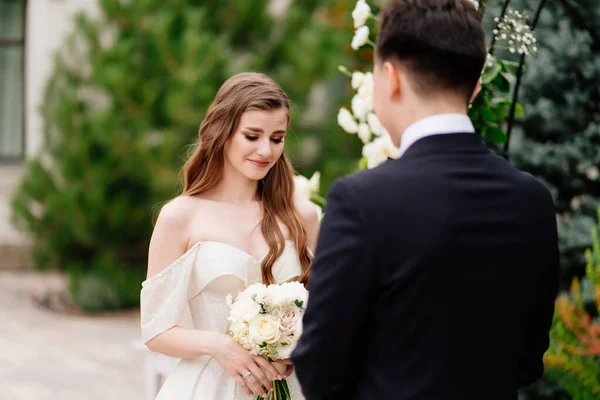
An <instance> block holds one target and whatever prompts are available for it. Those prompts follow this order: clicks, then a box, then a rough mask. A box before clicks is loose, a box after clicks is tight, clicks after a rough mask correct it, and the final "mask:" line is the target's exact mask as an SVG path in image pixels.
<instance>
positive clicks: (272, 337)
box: [248, 315, 281, 344]
mask: <svg viewBox="0 0 600 400" xmlns="http://www.w3.org/2000/svg"><path fill="white" fill-rule="evenodd" d="M248 325H249V332H248V336H249V338H250V340H252V341H253V342H255V343H259V344H260V343H267V344H270V343H275V342H277V341H278V340H279V338H280V337H281V331H280V330H279V321H277V320H276V319H275V318H273V317H271V316H269V315H258V316H257V317H256V318H254V319H253V320H251V321H249V323H248Z"/></svg>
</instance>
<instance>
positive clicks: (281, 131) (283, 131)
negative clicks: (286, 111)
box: [243, 126, 286, 135]
mask: <svg viewBox="0 0 600 400" xmlns="http://www.w3.org/2000/svg"><path fill="white" fill-rule="evenodd" d="M243 129H245V130H248V131H251V132H256V133H265V131H263V130H262V129H261V128H255V127H253V126H245V127H244V128H243ZM285 133H286V132H285V130H282V129H279V130H276V131H275V132H273V133H272V134H271V135H285Z"/></svg>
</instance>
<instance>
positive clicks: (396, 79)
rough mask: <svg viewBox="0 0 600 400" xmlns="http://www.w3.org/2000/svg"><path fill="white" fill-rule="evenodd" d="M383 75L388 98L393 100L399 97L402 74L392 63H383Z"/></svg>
mask: <svg viewBox="0 0 600 400" xmlns="http://www.w3.org/2000/svg"><path fill="white" fill-rule="evenodd" d="M383 74H384V77H385V81H386V83H387V88H388V97H389V99H390V100H393V99H394V98H396V97H397V96H399V95H400V91H401V90H402V89H403V88H402V84H401V82H402V81H403V80H402V79H401V75H402V74H403V72H402V71H401V70H400V69H399V68H398V66H397V65H396V64H394V63H393V62H391V61H385V62H384V63H383Z"/></svg>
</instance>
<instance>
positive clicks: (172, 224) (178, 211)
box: [148, 196, 201, 277]
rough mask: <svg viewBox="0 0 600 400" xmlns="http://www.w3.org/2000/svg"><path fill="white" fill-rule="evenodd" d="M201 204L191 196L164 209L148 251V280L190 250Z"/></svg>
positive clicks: (176, 199) (182, 197) (168, 204)
mask: <svg viewBox="0 0 600 400" xmlns="http://www.w3.org/2000/svg"><path fill="white" fill-rule="evenodd" d="M199 208H201V207H199V203H198V201H197V199H196V198H194V197H191V196H179V197H176V198H174V199H173V200H171V201H169V202H168V203H166V204H165V205H164V206H163V207H162V208H161V210H160V213H159V215H158V218H157V220H156V225H155V226H154V231H153V232H152V238H151V239H150V249H149V252H148V277H152V276H154V275H155V274H157V273H158V272H160V271H162V270H163V269H164V268H165V267H166V266H167V265H170V264H171V263H172V262H173V261H175V260H176V259H177V258H179V257H180V256H181V255H182V254H184V253H185V252H186V251H187V248H188V242H189V238H190V232H191V226H192V221H193V220H195V219H196V217H195V216H196V213H197V212H198V209H199Z"/></svg>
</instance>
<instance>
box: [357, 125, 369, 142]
mask: <svg viewBox="0 0 600 400" xmlns="http://www.w3.org/2000/svg"><path fill="white" fill-rule="evenodd" d="M358 137H359V138H360V140H362V142H363V143H365V144H367V143H369V141H370V140H371V130H370V129H369V125H367V124H366V123H364V122H361V123H360V124H359V125H358Z"/></svg>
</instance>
